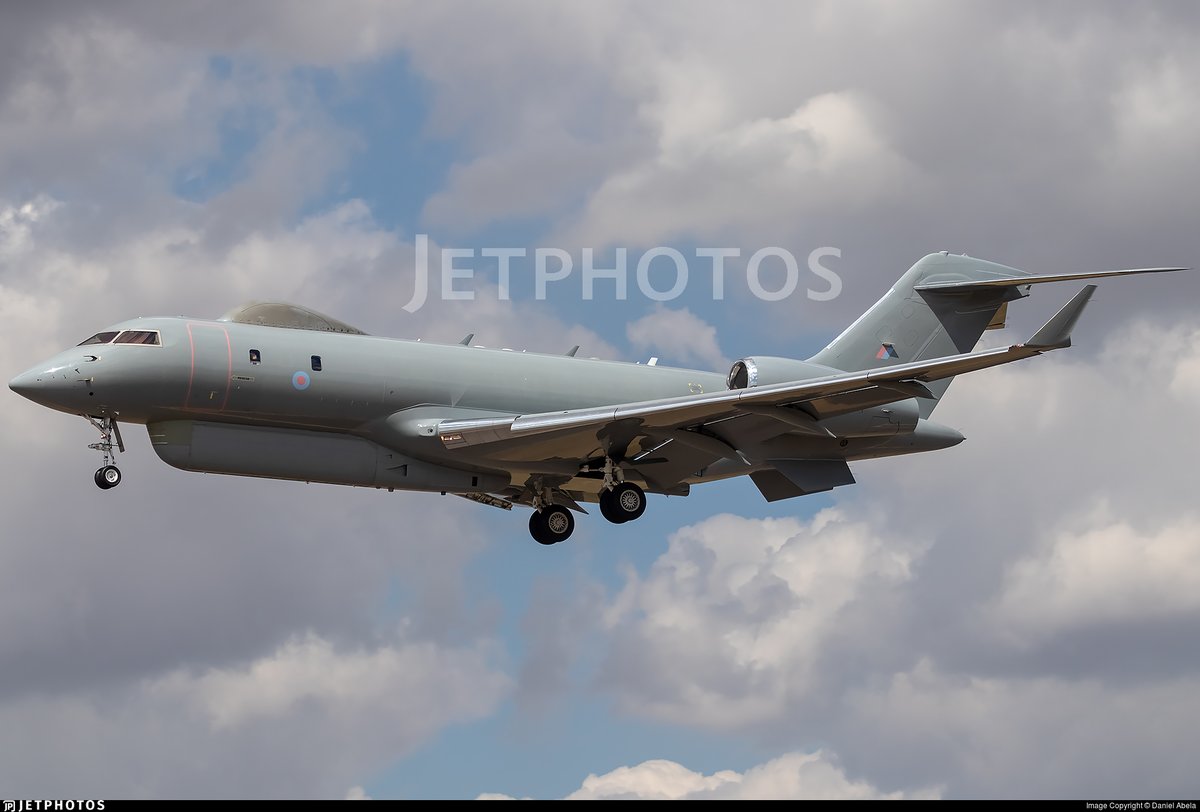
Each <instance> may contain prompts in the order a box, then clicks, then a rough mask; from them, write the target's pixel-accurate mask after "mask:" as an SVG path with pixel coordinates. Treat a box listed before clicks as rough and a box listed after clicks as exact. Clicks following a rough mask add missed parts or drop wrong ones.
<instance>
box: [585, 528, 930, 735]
mask: <svg viewBox="0 0 1200 812" xmlns="http://www.w3.org/2000/svg"><path fill="white" fill-rule="evenodd" d="M918 551H919V547H918V545H915V544H912V543H909V544H905V543H903V542H900V541H898V540H895V539H893V540H891V541H889V542H885V541H884V540H883V539H882V538H880V537H879V535H878V534H877V533H876V532H875V527H874V526H873V525H872V524H871V523H869V522H864V521H854V520H851V519H849V518H848V517H847V516H846V514H844V513H843V512H842V511H838V510H832V509H829V510H824V511H821V512H820V513H819V514H817V516H816V517H814V518H813V519H812V521H809V522H803V521H800V520H798V519H747V518H741V517H738V516H731V515H727V514H726V515H720V516H715V517H713V518H711V519H707V520H705V521H703V522H700V523H699V524H696V525H692V526H690V527H685V528H683V529H681V530H679V531H677V532H676V533H675V534H674V535H672V536H671V539H670V543H669V546H668V549H667V551H666V552H665V553H664V554H663V555H662V556H661V557H660V558H659V559H658V560H657V561H656V562H655V563H654V565H653V566H652V567H651V568H650V571H649V573H648V574H647V575H646V576H644V577H642V576H639V575H636V574H634V573H630V575H629V580H628V582H627V584H626V586H625V588H624V589H623V590H622V591H621V592H620V593H619V594H618V595H617V596H615V598H614V599H613V602H612V606H611V609H610V611H609V612H608V614H607V617H606V625H607V626H608V628H609V630H610V634H611V635H612V644H611V645H612V649H611V651H610V653H609V656H608V659H607V661H606V663H605V665H604V667H603V677H602V679H603V682H604V683H605V684H606V685H607V686H608V687H609V688H610V689H612V690H614V691H615V692H616V693H617V696H618V697H619V699H620V701H621V705H622V707H624V708H625V709H626V710H628V711H630V712H634V713H638V714H642V715H648V716H652V717H654V718H658V719H662V720H666V721H671V722H676V723H683V724H689V725H699V726H705V727H715V728H720V729H745V728H753V727H755V726H756V725H760V724H765V723H770V722H771V721H772V720H774V719H776V718H777V717H778V715H779V713H780V712H781V711H783V710H785V709H786V708H788V707H789V706H790V705H791V703H793V702H795V701H798V700H800V699H803V698H805V697H807V696H808V694H809V693H810V692H812V691H814V690H816V689H818V688H819V687H820V665H821V660H822V656H823V652H824V649H825V647H826V646H827V645H828V644H829V642H830V640H831V638H833V637H835V636H837V635H838V634H839V633H840V629H841V628H842V623H843V615H844V612H845V611H846V610H847V609H848V608H849V607H851V606H852V605H853V604H854V603H855V601H857V600H859V599H861V598H863V597H870V596H871V595H872V594H873V593H875V592H877V591H887V590H889V589H891V588H892V587H894V586H896V585H899V584H903V583H904V582H905V581H907V580H909V579H910V578H911V576H912V574H911V564H912V562H913V560H914V556H915V555H917V553H918Z"/></svg>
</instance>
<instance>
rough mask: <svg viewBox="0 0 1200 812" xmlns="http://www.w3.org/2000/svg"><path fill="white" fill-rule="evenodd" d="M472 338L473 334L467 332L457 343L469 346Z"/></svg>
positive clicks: (473, 337) (473, 338)
mask: <svg viewBox="0 0 1200 812" xmlns="http://www.w3.org/2000/svg"><path fill="white" fill-rule="evenodd" d="M474 340H475V334H474V333H467V334H466V335H465V336H463V340H462V341H460V342H458V343H459V344H461V345H463V346H464V347H469V346H471V342H472V341H474Z"/></svg>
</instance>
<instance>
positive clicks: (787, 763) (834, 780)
mask: <svg viewBox="0 0 1200 812" xmlns="http://www.w3.org/2000/svg"><path fill="white" fill-rule="evenodd" d="M508 797H509V796H505V795H482V796H480V800H484V799H493V800H498V799H504V798H508ZM937 797H938V793H937V791H936V790H919V791H916V792H890V793H885V792H881V791H880V790H878V789H877V788H875V787H873V786H871V784H869V783H867V782H865V781H855V780H852V779H851V778H849V777H848V776H847V775H846V773H845V772H844V771H843V770H842V768H841V766H840V765H838V764H837V762H836V760H835V759H833V758H832V757H831V756H830V754H829V753H826V752H825V751H821V750H818V751H817V752H815V753H787V754H785V755H782V756H779V757H778V758H774V759H771V760H770V761H768V762H766V763H764V764H759V765H757V766H755V767H751V768H750V769H748V770H746V771H745V772H744V773H739V772H735V771H733V770H721V771H720V772H716V773H713V774H711V775H705V774H704V773H700V772H696V771H694V770H689V769H688V768H687V767H684V766H683V765H682V764H678V763H676V762H674V761H667V760H665V759H654V760H651V761H643V762H642V763H641V764H636V765H634V766H632V767H618V768H617V769H615V770H612V771H611V772H608V773H605V774H604V775H594V774H593V775H589V776H588V777H587V778H586V779H584V781H583V784H582V785H581V786H580V788H579V789H577V790H575V791H574V792H572V793H570V794H569V795H567V797H566V800H568V801H593V800H659V801H666V800H705V799H712V800H782V799H787V800H799V799H804V800H824V801H833V800H899V799H903V798H918V799H925V800H929V799H936V798H937Z"/></svg>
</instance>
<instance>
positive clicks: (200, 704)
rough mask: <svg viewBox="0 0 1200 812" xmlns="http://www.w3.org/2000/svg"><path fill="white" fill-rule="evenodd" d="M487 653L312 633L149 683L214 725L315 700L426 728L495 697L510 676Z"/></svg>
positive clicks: (276, 713) (343, 714)
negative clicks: (248, 657) (239, 663)
mask: <svg viewBox="0 0 1200 812" xmlns="http://www.w3.org/2000/svg"><path fill="white" fill-rule="evenodd" d="M487 659H488V658H487V656H486V653H485V652H483V651H480V650H475V651H447V650H444V649H442V648H440V647H439V646H437V645H435V644H432V643H428V642H417V643H409V644H403V645H400V646H387V647H381V648H377V649H375V650H372V651H363V650H359V651H351V652H338V651H336V650H335V649H334V647H333V645H332V644H331V643H330V642H329V641H328V640H323V639H321V638H319V637H316V636H315V635H312V634H308V635H306V636H304V637H300V638H295V639H293V640H290V641H288V642H287V643H285V644H284V645H282V646H281V647H280V648H278V649H277V650H275V651H274V652H272V653H271V654H270V655H268V656H265V657H261V658H259V659H257V660H255V661H254V662H252V663H249V664H248V665H246V666H244V667H237V668H214V669H210V670H208V671H205V672H203V673H201V674H199V675H194V674H190V673H174V674H170V675H168V676H166V677H163V678H161V679H159V680H155V681H154V682H152V683H151V684H150V685H149V686H148V687H147V689H146V690H147V691H149V692H150V693H151V694H154V695H157V696H159V697H161V698H164V699H170V700H174V701H182V702H186V703H188V704H190V705H192V706H193V707H195V708H197V709H198V710H200V711H202V712H203V714H204V715H205V716H206V717H207V718H208V719H209V721H210V723H211V724H212V726H213V728H214V729H215V730H221V729H225V728H236V727H240V726H243V725H251V724H254V723H255V722H258V721H261V720H265V719H279V718H286V717H289V716H293V715H295V714H296V713H297V712H302V709H303V708H304V707H305V706H310V705H317V706H323V707H326V708H328V711H327V712H328V714H329V715H330V716H332V717H337V718H341V719H343V720H346V719H353V718H355V717H360V718H363V719H365V718H368V717H370V716H373V715H375V714H379V715H381V716H391V717H393V718H403V719H405V723H406V727H408V729H409V730H411V731H419V733H418V734H417V735H420V734H427V733H429V732H432V731H433V730H436V729H437V727H438V726H439V725H440V724H441V722H442V719H441V717H442V716H443V715H444V714H450V715H454V716H461V717H462V718H471V717H475V716H479V715H482V714H483V713H485V712H486V711H488V710H490V709H491V708H492V707H493V706H494V705H495V704H496V701H497V699H499V697H500V696H502V695H503V694H504V693H505V691H506V689H507V687H508V680H507V679H506V678H505V677H503V676H501V675H499V674H489V673H488V665H487Z"/></svg>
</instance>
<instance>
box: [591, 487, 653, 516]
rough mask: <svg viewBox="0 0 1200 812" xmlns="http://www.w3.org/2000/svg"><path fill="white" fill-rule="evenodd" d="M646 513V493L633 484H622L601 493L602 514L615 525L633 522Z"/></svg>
mask: <svg viewBox="0 0 1200 812" xmlns="http://www.w3.org/2000/svg"><path fill="white" fill-rule="evenodd" d="M645 512H646V492H645V491H643V490H642V489H641V488H639V487H638V486H637V485H635V484H634V483H632V482H621V483H619V484H617V485H614V486H613V487H612V490H608V491H602V492H601V493H600V513H601V515H602V516H604V518H606V519H608V520H609V521H610V522H612V523H613V524H624V523H625V522H631V521H633V520H634V519H636V518H638V517H639V516H641V515H642V514H643V513H645Z"/></svg>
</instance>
